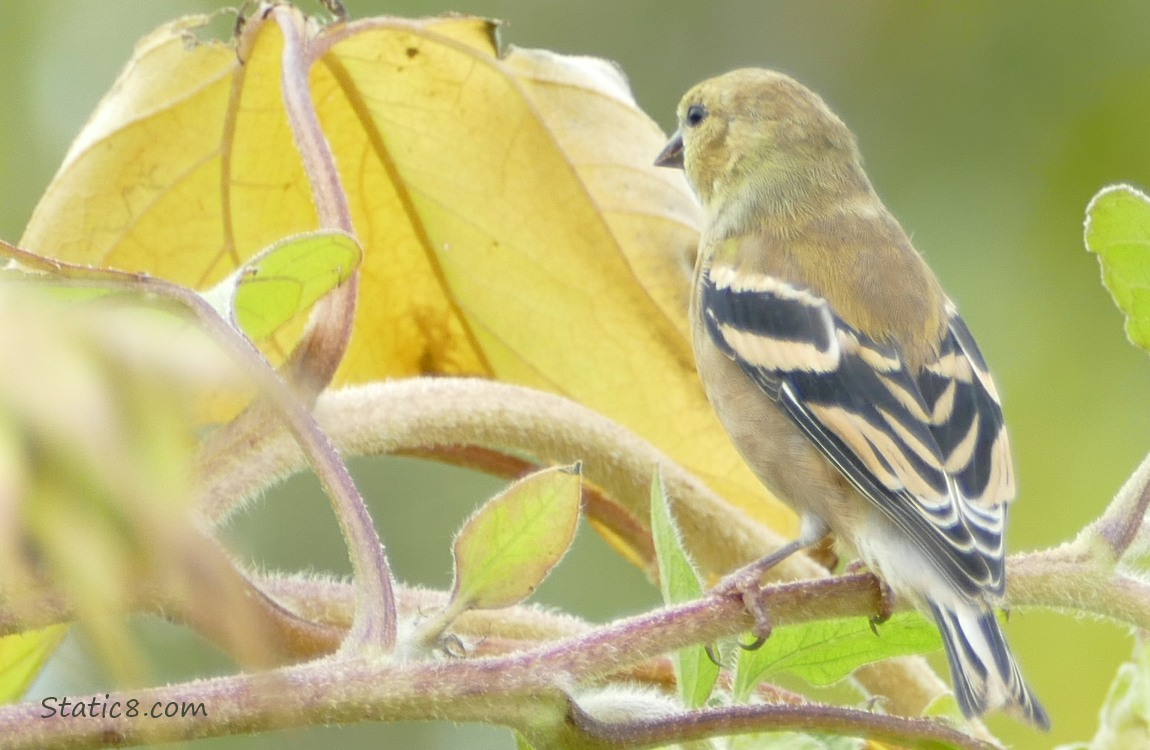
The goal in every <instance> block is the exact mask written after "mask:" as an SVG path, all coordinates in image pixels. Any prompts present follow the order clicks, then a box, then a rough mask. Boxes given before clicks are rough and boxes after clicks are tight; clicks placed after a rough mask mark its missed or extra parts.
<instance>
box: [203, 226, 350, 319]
mask: <svg viewBox="0 0 1150 750" xmlns="http://www.w3.org/2000/svg"><path fill="white" fill-rule="evenodd" d="M361 257H362V251H361V250H360V247H359V243H357V242H356V241H355V238H354V237H352V236H350V235H348V234H345V233H343V232H333V231H321V232H311V233H308V234H300V235H296V236H294V237H288V238H287V239H284V240H280V241H279V242H277V243H275V244H274V245H271V246H270V247H268V248H266V249H265V250H263V251H261V252H260V253H259V254H258V255H256V256H255V257H254V258H252V259H251V260H249V261H248V262H247V263H245V264H244V265H242V266H240V267H239V268H237V269H236V270H235V271H234V272H233V273H231V274H230V275H229V276H228V277H227V278H226V279H224V280H223V281H221V282H220V283H219V284H217V285H216V286H215V287H214V288H212V289H211V290H209V291H207V292H204V294H203V296H204V298H205V299H207V300H208V302H210V303H211V305H212V306H213V307H215V308H216V310H218V311H219V312H220V314H221V315H223V316H224V317H225V318H226V319H228V320H230V321H231V322H232V324H233V325H234V326H236V327H237V328H239V329H240V330H242V331H243V332H244V333H245V334H247V336H248V338H250V339H252V340H253V341H258V340H260V339H264V338H267V337H268V336H270V335H272V334H273V333H275V332H276V331H277V330H278V329H279V328H280V327H281V326H283V325H284V324H285V323H287V322H288V321H290V320H291V319H292V318H294V317H295V316H296V315H298V314H299V313H301V312H303V311H305V310H307V309H308V308H309V307H311V306H312V305H314V304H315V303H316V302H317V301H318V300H319V299H320V298H321V297H323V296H324V295H325V294H327V293H328V292H330V291H331V290H333V289H335V288H336V287H338V286H339V285H341V284H343V283H344V282H345V281H347V280H348V279H349V278H350V277H351V275H352V274H353V273H354V272H355V269H356V268H358V267H359V262H360V258H361Z"/></svg>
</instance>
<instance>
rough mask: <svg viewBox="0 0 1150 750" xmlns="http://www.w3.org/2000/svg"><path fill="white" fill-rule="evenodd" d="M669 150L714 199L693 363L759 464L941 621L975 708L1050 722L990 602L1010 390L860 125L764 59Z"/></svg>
mask: <svg viewBox="0 0 1150 750" xmlns="http://www.w3.org/2000/svg"><path fill="white" fill-rule="evenodd" d="M677 114H678V119H679V129H678V131H677V132H676V133H675V134H674V135H673V136H672V138H671V140H670V142H669V143H668V144H667V147H666V148H665V149H664V150H663V152H662V153H661V154H660V155H659V157H658V159H657V160H656V164H659V165H662V166H675V167H681V168H683V169H684V170H685V171H686V175H687V179H688V181H689V182H690V184H691V187H692V188H693V189H694V191H695V193H696V194H697V195H698V197H699V200H700V201H701V202H702V205H703V207H704V210H705V212H706V223H705V227H704V230H703V235H702V238H701V241H700V244H699V254H698V260H697V263H696V265H695V272H694V291H693V295H692V299H691V307H690V315H691V321H692V332H693V345H694V350H695V358H696V365H697V367H698V371H699V376H700V378H701V379H702V382H703V385H704V387H705V389H706V392H707V397H708V398H709V399H710V401H711V404H712V405H713V406H714V408H715V410H716V412H717V413H718V416H719V418H720V420H721V421H722V423H723V425H724V427H725V428H726V430H727V432H728V433H729V434H730V436H731V439H732V440H733V442H734V444H735V445H736V446H737V448H738V449H739V451H740V452H741V453H742V455H743V457H744V458H745V459H746V461H747V463H748V464H749V465H750V466H751V468H752V469H753V470H754V471H755V473H756V474H757V475H758V477H759V479H761V480H762V481H763V483H764V484H766V486H767V487H768V488H769V489H770V490H771V491H772V492H773V493H774V494H775V495H776V496H778V497H779V498H780V499H782V500H784V501H785V502H787V503H788V504H789V505H791V506H792V507H793V508H794V509H795V511H796V512H797V513H798V514H799V516H800V518H801V531H800V534H799V538H798V539H797V540H796V541H795V542H794V543H793V545H789V547H793V548H795V549H797V548H799V547H802V546H806V545H809V544H812V543H814V542H816V541H818V540H819V539H820V538H822V537H823V536H824V535H825V534H826V533H828V532H833V533H834V534H835V535H836V537H837V538H838V539H839V540H840V541H841V542H842V543H845V545H846V546H848V547H849V548H850V549H852V550H854V551H855V552H856V553H857V554H858V556H859V557H860V558H861V559H862V560H863V561H864V562H865V563H866V564H867V565H868V566H869V567H870V568H871V569H872V570H874V571H875V572H876V573H877V574H879V575H880V576H881V577H882V578H883V580H884V581H885V582H886V584H887V585H888V586H889V587H890V588H891V590H893V591H894V592H895V593H897V594H898V595H900V596H903V597H906V598H907V599H908V600H909V601H911V602H913V603H914V604H915V605H916V606H917V607H918V608H919V609H920V610H922V611H923V612H928V613H929V614H930V615H931V616H932V617H933V618H934V621H935V622H936V623H937V625H938V628H939V631H940V632H941V634H942V640H943V643H944V644H945V648H946V655H947V660H948V662H949V665H950V671H951V675H952V678H953V682H954V689H955V695H956V696H957V699H958V703H959V706H960V707H961V708H962V711H963V713H964V714H965V715H966V716H968V717H973V716H977V715H981V714H984V713H986V712H987V711H990V710H994V709H1003V710H1006V711H1008V712H1010V713H1012V714H1014V715H1015V716H1017V717H1019V718H1020V719H1022V720H1024V721H1027V722H1029V723H1030V724H1033V725H1034V726H1036V727H1039V728H1041V729H1048V728H1049V726H1050V719H1049V718H1048V717H1047V715H1046V712H1045V711H1044V710H1043V708H1042V706H1041V705H1040V704H1039V702H1038V701H1037V699H1035V697H1034V695H1033V694H1032V693H1031V691H1030V689H1029V688H1028V687H1027V685H1026V683H1025V682H1024V681H1023V678H1022V674H1021V673H1020V671H1019V668H1018V664H1017V662H1016V661H1015V659H1014V656H1013V655H1012V654H1011V651H1010V648H1009V646H1007V643H1006V639H1005V637H1004V636H1003V633H1002V630H1001V629H1000V627H999V623H998V620H997V619H996V616H995V612H994V605H995V603H996V601H997V600H998V599H999V598H1000V597H1001V596H1002V593H1003V589H1004V584H1005V571H1004V569H1003V567H1004V566H1003V531H1004V527H1005V521H1006V508H1007V505H1008V504H1009V503H1010V501H1011V500H1012V499H1013V498H1014V495H1015V488H1014V474H1013V470H1012V467H1011V458H1010V447H1009V443H1008V441H1007V436H1006V429H1005V427H1004V425H1003V419H1002V409H1001V406H1000V404H999V400H998V394H997V391H996V389H995V386H994V382H993V381H992V380H991V377H990V374H989V372H988V371H987V368H986V363H985V362H984V360H983V358H982V354H981V353H979V350H978V346H977V345H976V344H975V342H974V338H973V337H972V336H971V334H970V331H969V330H968V329H967V327H966V324H965V323H963V320H962V318H961V317H959V315H958V312H957V311H956V310H955V307H954V304H953V303H952V302H951V301H950V300H949V299H948V298H947V297H946V294H945V293H944V292H943V290H942V288H941V287H940V286H939V283H938V280H937V279H936V278H935V276H934V274H933V273H932V272H931V271H930V269H929V268H928V267H927V265H926V263H925V262H924V261H923V259H922V258H921V257H920V256H919V254H918V253H917V252H916V251H915V249H914V248H913V247H912V246H911V243H910V240H909V238H908V237H907V235H906V233H905V232H904V231H903V229H902V227H901V226H899V224H898V222H897V221H896V220H895V218H894V217H893V216H892V215H891V214H890V212H889V211H887V209H886V207H885V206H883V204H882V202H881V201H880V200H879V198H878V196H877V195H876V194H875V191H874V188H873V187H871V183H870V180H869V179H868V178H867V176H866V174H865V173H864V172H863V168H862V160H861V157H860V155H859V151H858V147H857V144H856V142H855V138H854V135H853V134H852V133H851V131H850V130H848V129H847V127H846V126H845V125H844V124H843V123H842V121H840V120H839V119H838V117H836V116H835V115H834V114H833V113H832V112H831V111H830V109H829V108H828V107H827V105H826V104H825V103H824V102H823V100H822V99H821V98H819V97H818V96H817V95H816V94H814V93H813V92H811V91H810V90H808V89H807V88H805V87H804V86H802V85H801V84H799V83H798V82H796V81H794V80H793V79H791V78H789V77H787V76H785V75H782V74H780V73H776V72H773V71H768V70H758V69H744V70H736V71H733V72H730V73H727V74H725V75H722V76H719V77H717V78H713V79H710V80H707V81H704V82H702V83H700V84H698V85H697V86H695V87H694V88H692V89H691V90H690V91H688V92H687V94H686V95H685V96H684V97H683V100H682V101H681V102H680V104H679V107H678V111H677Z"/></svg>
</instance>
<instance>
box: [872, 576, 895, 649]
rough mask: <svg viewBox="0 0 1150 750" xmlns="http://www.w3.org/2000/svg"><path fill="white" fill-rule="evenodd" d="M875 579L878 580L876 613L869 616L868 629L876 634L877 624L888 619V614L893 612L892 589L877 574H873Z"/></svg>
mask: <svg viewBox="0 0 1150 750" xmlns="http://www.w3.org/2000/svg"><path fill="white" fill-rule="evenodd" d="M875 580H876V581H878V614H875V615H872V616H871V618H870V629H871V631H872V632H873V633H874V634H875V635H878V626H879V625H882V624H883V623H884V622H886V621H887V620H889V619H890V616H891V615H893V614H894V591H893V590H891V587H890V586H888V585H886V581H884V580H883V579H882V578H880V577H879V576H875Z"/></svg>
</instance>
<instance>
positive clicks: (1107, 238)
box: [1086, 185, 1150, 351]
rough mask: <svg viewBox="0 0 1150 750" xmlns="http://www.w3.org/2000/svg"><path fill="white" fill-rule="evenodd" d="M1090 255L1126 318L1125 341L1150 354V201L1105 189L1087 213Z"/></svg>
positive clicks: (1125, 190)
mask: <svg viewBox="0 0 1150 750" xmlns="http://www.w3.org/2000/svg"><path fill="white" fill-rule="evenodd" d="M1086 249H1087V250H1088V251H1090V252H1092V253H1097V255H1098V262H1099V263H1100V264H1101V265H1102V283H1103V284H1105V285H1106V288H1107V289H1109V290H1110V294H1111V295H1112V296H1113V297H1114V303H1115V304H1117V305H1118V308H1119V309H1120V310H1122V312H1123V313H1125V315H1126V335H1127V336H1128V337H1129V338H1130V341H1131V343H1133V344H1134V345H1135V346H1137V347H1139V348H1140V349H1144V350H1146V351H1150V198H1147V197H1146V196H1145V195H1144V194H1143V193H1141V192H1139V191H1138V190H1135V189H1134V188H1132V187H1130V186H1129V185H1111V186H1109V187H1106V188H1103V189H1102V190H1101V191H1100V192H1099V193H1098V194H1097V195H1095V196H1094V198H1093V199H1092V200H1091V201H1090V205H1089V206H1087V207H1086Z"/></svg>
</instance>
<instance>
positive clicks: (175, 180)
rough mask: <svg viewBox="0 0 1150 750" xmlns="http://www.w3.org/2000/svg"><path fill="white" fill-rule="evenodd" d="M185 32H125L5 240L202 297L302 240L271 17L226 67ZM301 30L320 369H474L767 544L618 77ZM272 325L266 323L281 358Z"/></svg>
mask: <svg viewBox="0 0 1150 750" xmlns="http://www.w3.org/2000/svg"><path fill="white" fill-rule="evenodd" d="M276 12H277V13H282V12H287V11H284V10H283V9H280V10H279V11H276ZM293 12H294V11H293ZM273 16H274V14H273ZM193 25H194V21H180V22H176V23H174V24H171V25H168V26H165V27H163V28H161V29H159V30H158V31H156V32H155V33H153V34H152V35H151V36H149V37H148V38H146V39H145V40H143V41H142V42H141V43H140V45H139V47H138V49H137V52H136V55H135V57H134V58H133V60H132V61H131V62H130V63H129V65H128V67H127V68H126V69H125V71H124V73H123V74H122V75H121V77H120V79H119V80H118V81H117V83H116V85H115V87H114V88H113V90H112V91H111V92H110V93H109V94H108V96H107V97H106V98H105V100H104V101H103V102H102V103H101V105H100V107H99V109H98V110H97V112H96V114H95V115H94V117H93V119H92V121H91V122H90V123H89V124H88V126H87V127H86V128H85V130H84V131H83V133H82V134H81V135H80V137H79V138H78V139H77V141H76V143H75V145H74V146H73V148H72V149H71V151H70V152H69V154H68V157H67V159H66V160H65V163H64V165H63V166H62V167H61V170H60V172H59V174H58V175H57V177H56V179H55V180H54V181H53V183H52V185H51V186H50V187H49V189H48V192H47V194H46V195H45V197H44V199H43V201H42V202H41V204H40V205H39V206H38V207H37V210H36V212H35V214H34V216H33V219H32V222H31V224H30V225H29V227H28V230H27V233H26V235H25V237H24V243H25V245H26V246H27V247H28V248H29V249H32V250H34V251H37V252H40V253H44V254H48V255H53V256H57V257H61V258H66V259H69V260H73V261H83V262H87V263H95V264H106V265H111V266H116V267H119V268H125V269H128V270H134V271H135V270H146V271H149V272H151V273H154V274H157V275H161V276H164V277H168V278H171V279H174V280H177V281H181V282H184V283H188V284H191V285H194V286H197V287H199V288H205V287H207V286H209V285H211V284H213V283H215V282H218V281H219V280H220V279H221V278H222V277H223V276H225V275H226V274H227V273H228V272H229V271H231V270H232V269H234V268H235V267H236V265H237V264H238V263H240V262H242V261H243V260H244V259H246V258H248V257H250V256H251V255H253V254H254V253H255V252H257V251H259V250H260V249H261V248H263V247H265V246H267V245H270V244H271V243H273V242H274V241H276V240H278V239H280V238H282V237H284V236H286V235H290V234H296V233H300V232H304V231H309V230H314V229H316V228H317V226H318V224H319V219H318V218H317V217H318V214H317V211H316V208H315V207H314V205H313V202H312V198H311V194H310V191H309V186H308V180H307V175H306V174H305V171H304V167H303V163H304V162H303V161H302V160H301V158H300V154H299V152H298V150H297V149H296V147H295V141H294V140H293V136H292V129H291V126H290V124H289V121H288V115H287V112H286V109H285V106H284V96H283V93H282V85H281V73H282V64H283V63H282V60H283V53H284V49H285V44H284V37H283V34H282V33H281V31H280V29H279V28H278V27H277V25H276V23H274V22H273V21H272V20H268V19H262V18H259V17H256V18H253V19H251V20H249V22H248V25H247V27H246V29H245V31H244V35H245V36H244V38H243V39H242V40H241V44H240V45H239V49H240V55H239V56H237V52H236V50H235V49H232V48H230V47H228V46H225V45H222V44H218V43H200V44H191V45H189V42H188V40H189V34H190V29H191V27H192V26H193ZM309 28H311V27H309ZM310 33H312V34H313V36H311V37H310V38H309V41H308V45H309V46H308V47H307V48H306V51H305V54H308V55H310V56H311V57H312V58H314V64H313V65H312V66H311V68H310V73H309V75H310V92H311V97H312V101H313V102H314V105H315V109H316V112H317V114H318V117H319V120H320V122H321V124H322V127H323V131H324V134H325V135H326V138H327V142H328V143H329V144H330V148H331V150H332V152H333V154H334V156H335V160H336V164H337V165H338V170H339V175H340V178H341V180H342V186H343V190H344V192H345V194H346V197H347V201H348V205H349V207H350V211H351V215H352V220H353V223H354V230H355V233H356V235H357V238H358V239H359V241H360V243H361V245H362V247H363V248H364V262H363V265H362V267H361V276H360V284H361V286H360V296H359V303H358V311H357V317H356V325H355V330H354V332H353V335H352V339H351V343H350V346H349V349H348V351H347V353H346V356H345V358H344V360H343V362H342V365H341V367H340V370H339V372H338V373H337V376H336V381H337V382H342V383H346V382H362V381H366V380H373V379H379V378H385V377H398V376H405V375H411V374H415V373H449V374H479V375H488V376H492V377H496V378H500V379H503V380H507V381H511V382H516V383H523V384H527V385H531V386H535V387H539V388H544V389H547V390H551V391H554V392H557V393H562V394H564V395H566V396H569V397H571V398H573V399H575V400H578V401H580V402H582V403H584V404H587V405H588V406H590V407H592V408H594V409H596V410H597V411H599V412H602V413H603V414H605V415H607V416H609V417H611V418H613V419H615V420H616V421H618V422H620V423H622V424H624V425H626V426H627V427H629V428H631V429H633V430H634V431H636V432H638V433H639V434H641V435H644V436H646V437H647V438H648V439H650V440H651V441H652V442H654V443H655V444H656V445H658V446H659V447H661V448H662V449H663V450H665V451H666V452H667V453H668V454H670V455H671V456H673V457H674V458H675V459H677V460H678V461H680V462H682V463H683V464H684V465H686V466H687V467H688V468H690V469H692V470H694V471H695V472H696V473H698V474H699V475H700V476H702V477H703V478H705V479H706V480H707V481H708V482H710V483H711V484H712V485H713V486H714V487H715V488H716V489H718V490H719V491H720V492H722V493H723V494H724V495H725V496H726V497H728V498H729V499H730V500H731V501H732V502H734V503H737V504H739V505H741V506H742V507H744V508H746V509H748V510H749V511H750V512H751V513H752V514H753V515H755V516H757V517H758V518H760V519H762V520H765V521H766V522H768V523H769V524H770V525H771V526H773V527H774V528H776V529H779V530H782V531H784V533H785V532H786V531H788V530H789V527H790V522H791V521H790V519H791V517H790V515H789V514H788V513H787V512H786V511H785V510H783V509H782V508H781V506H779V505H778V504H777V503H775V502H773V501H772V500H771V499H770V498H769V497H768V495H767V494H766V492H765V491H764V490H763V489H762V488H761V486H760V484H759V483H758V481H757V480H755V479H754V477H753V476H752V475H751V474H750V472H749V471H748V470H747V469H746V468H745V466H744V465H743V463H742V461H741V460H740V458H739V457H738V456H737V454H736V453H735V451H734V449H733V448H732V447H731V445H730V443H729V441H728V440H727V438H726V436H725V434H724V433H723V431H722V429H721V427H720V426H719V424H718V422H717V420H716V419H715V417H714V416H713V414H712V412H711V409H710V407H709V405H708V404H707V402H706V399H705V397H704V395H703V392H702V389H701V387H700V385H699V383H698V381H697V378H696V376H695V372H694V366H693V362H692V357H691V352H690V346H689V342H688V333H687V328H686V300H687V288H688V285H689V273H690V263H691V256H692V254H693V249H694V245H695V242H696V240H697V222H698V215H699V212H698V209H697V207H696V204H695V202H694V200H693V199H692V197H691V196H690V194H689V191H688V189H687V187H686V185H685V183H684V181H683V179H682V176H681V175H680V174H679V173H677V172H672V171H668V170H661V169H658V168H656V167H654V166H652V164H651V162H652V160H653V158H654V156H655V155H656V154H657V153H658V152H659V150H660V148H661V147H662V145H663V142H664V138H665V136H664V135H663V133H662V132H660V130H659V128H658V127H657V126H656V125H655V124H654V123H653V122H652V121H651V120H650V118H648V117H647V116H646V115H645V114H643V113H642V112H641V111H640V110H639V109H638V108H637V107H636V105H635V103H634V101H633V99H632V97H631V95H630V93H629V91H628V88H627V86H626V83H625V81H624V80H623V78H622V76H621V75H620V74H619V73H618V71H616V70H615V69H614V68H613V67H612V66H611V65H610V64H608V63H605V62H603V61H599V60H592V59H589V58H578V57H565V56H560V55H556V54H552V53H547V52H541V51H530V50H520V49H511V50H509V51H507V52H505V53H501V51H500V50H499V48H498V46H497V43H496V40H495V35H494V26H493V24H491V23H490V22H487V21H483V20H479V19H469V18H443V19H430V20H423V21H409V20H402V19H391V18H383V19H368V20H365V21H361V22H356V23H353V24H348V25H342V24H337V25H334V26H331V27H328V28H326V29H320V30H316V31H312V32H310ZM240 56H242V57H243V63H242V64H241V63H240V62H239V57H240ZM298 331H299V327H298V325H297V326H296V327H295V328H294V329H292V330H289V331H286V332H281V334H279V336H280V338H279V344H280V346H281V347H282V348H283V349H284V350H286V349H287V348H289V347H290V345H291V343H292V340H293V337H294V336H298Z"/></svg>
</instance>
